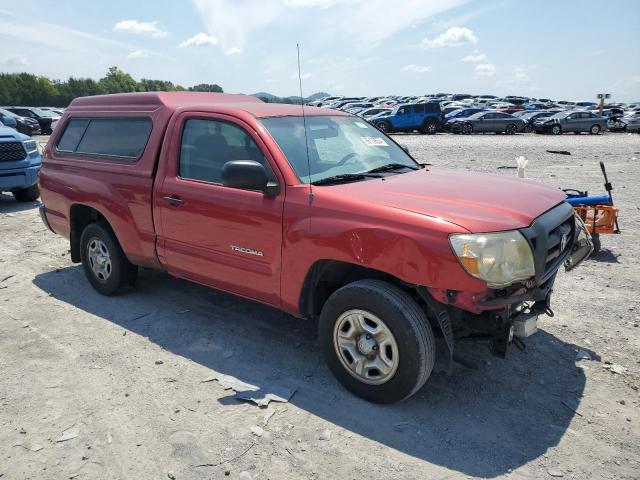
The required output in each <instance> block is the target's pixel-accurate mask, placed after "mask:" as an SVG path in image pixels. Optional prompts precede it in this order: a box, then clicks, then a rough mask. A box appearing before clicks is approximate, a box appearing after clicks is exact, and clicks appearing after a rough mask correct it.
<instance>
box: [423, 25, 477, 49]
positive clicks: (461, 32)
mask: <svg viewBox="0 0 640 480" xmlns="http://www.w3.org/2000/svg"><path fill="white" fill-rule="evenodd" d="M466 43H472V44H476V43H478V37H477V36H476V34H475V33H473V30H471V29H469V28H467V27H451V28H449V29H448V30H447V31H446V32H444V33H441V34H440V35H438V36H437V37H436V38H434V39H428V38H425V39H424V40H422V46H423V47H426V48H439V47H458V46H460V45H464V44H466Z"/></svg>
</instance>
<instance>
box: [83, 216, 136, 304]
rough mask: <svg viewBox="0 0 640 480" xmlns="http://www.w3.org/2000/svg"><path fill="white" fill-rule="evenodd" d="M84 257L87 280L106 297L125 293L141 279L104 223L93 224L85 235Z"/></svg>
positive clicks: (86, 229) (85, 230)
mask: <svg viewBox="0 0 640 480" xmlns="http://www.w3.org/2000/svg"><path fill="white" fill-rule="evenodd" d="M80 256H81V259H82V266H83V267H84V273H85V275H86V276H87V279H88V280H89V282H90V283H91V285H92V286H93V288H94V289H95V290H96V291H97V292H98V293H101V294H102V295H106V296H111V295H116V294H118V293H122V292H123V291H124V290H126V289H127V288H129V287H131V286H133V284H134V283H135V281H136V278H137V277H138V267H136V266H135V265H133V264H132V263H131V262H129V260H128V259H127V257H126V256H125V254H124V252H123V251H122V248H121V247H120V244H119V243H118V240H117V238H116V237H115V235H114V234H113V232H112V231H111V229H110V228H109V226H108V225H107V224H106V223H104V222H96V223H91V224H89V225H87V227H86V228H85V229H84V230H83V231H82V236H81V237H80Z"/></svg>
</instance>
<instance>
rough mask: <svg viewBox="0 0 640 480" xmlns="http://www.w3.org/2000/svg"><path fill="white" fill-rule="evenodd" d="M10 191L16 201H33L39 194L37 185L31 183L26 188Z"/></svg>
mask: <svg viewBox="0 0 640 480" xmlns="http://www.w3.org/2000/svg"><path fill="white" fill-rule="evenodd" d="M11 193H12V194H13V197H14V198H15V199H16V200H17V201H18V202H33V201H34V200H37V199H38V197H39V196H40V189H39V188H38V185H31V186H30V187H27V188H21V189H20V190H14V191H13V192H11Z"/></svg>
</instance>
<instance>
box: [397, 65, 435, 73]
mask: <svg viewBox="0 0 640 480" xmlns="http://www.w3.org/2000/svg"><path fill="white" fill-rule="evenodd" d="M402 71H403V72H413V73H425V72H430V71H431V67H430V66H429V65H414V64H411V65H407V66H406V67H404V68H403V69H402Z"/></svg>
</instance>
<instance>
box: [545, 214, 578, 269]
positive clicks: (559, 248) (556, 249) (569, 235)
mask: <svg viewBox="0 0 640 480" xmlns="http://www.w3.org/2000/svg"><path fill="white" fill-rule="evenodd" d="M574 223H575V222H574V220H573V218H570V219H568V220H566V221H565V222H563V223H561V224H560V225H558V226H557V227H556V228H554V229H553V230H551V231H550V232H549V233H548V236H547V258H546V260H545V264H544V272H545V275H546V274H548V273H549V271H550V270H552V269H553V268H554V267H555V264H556V263H557V261H558V259H559V258H563V257H564V254H565V253H566V252H567V251H568V250H570V249H571V244H572V242H573V228H574ZM563 237H564V245H563V244H562V239H563Z"/></svg>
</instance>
